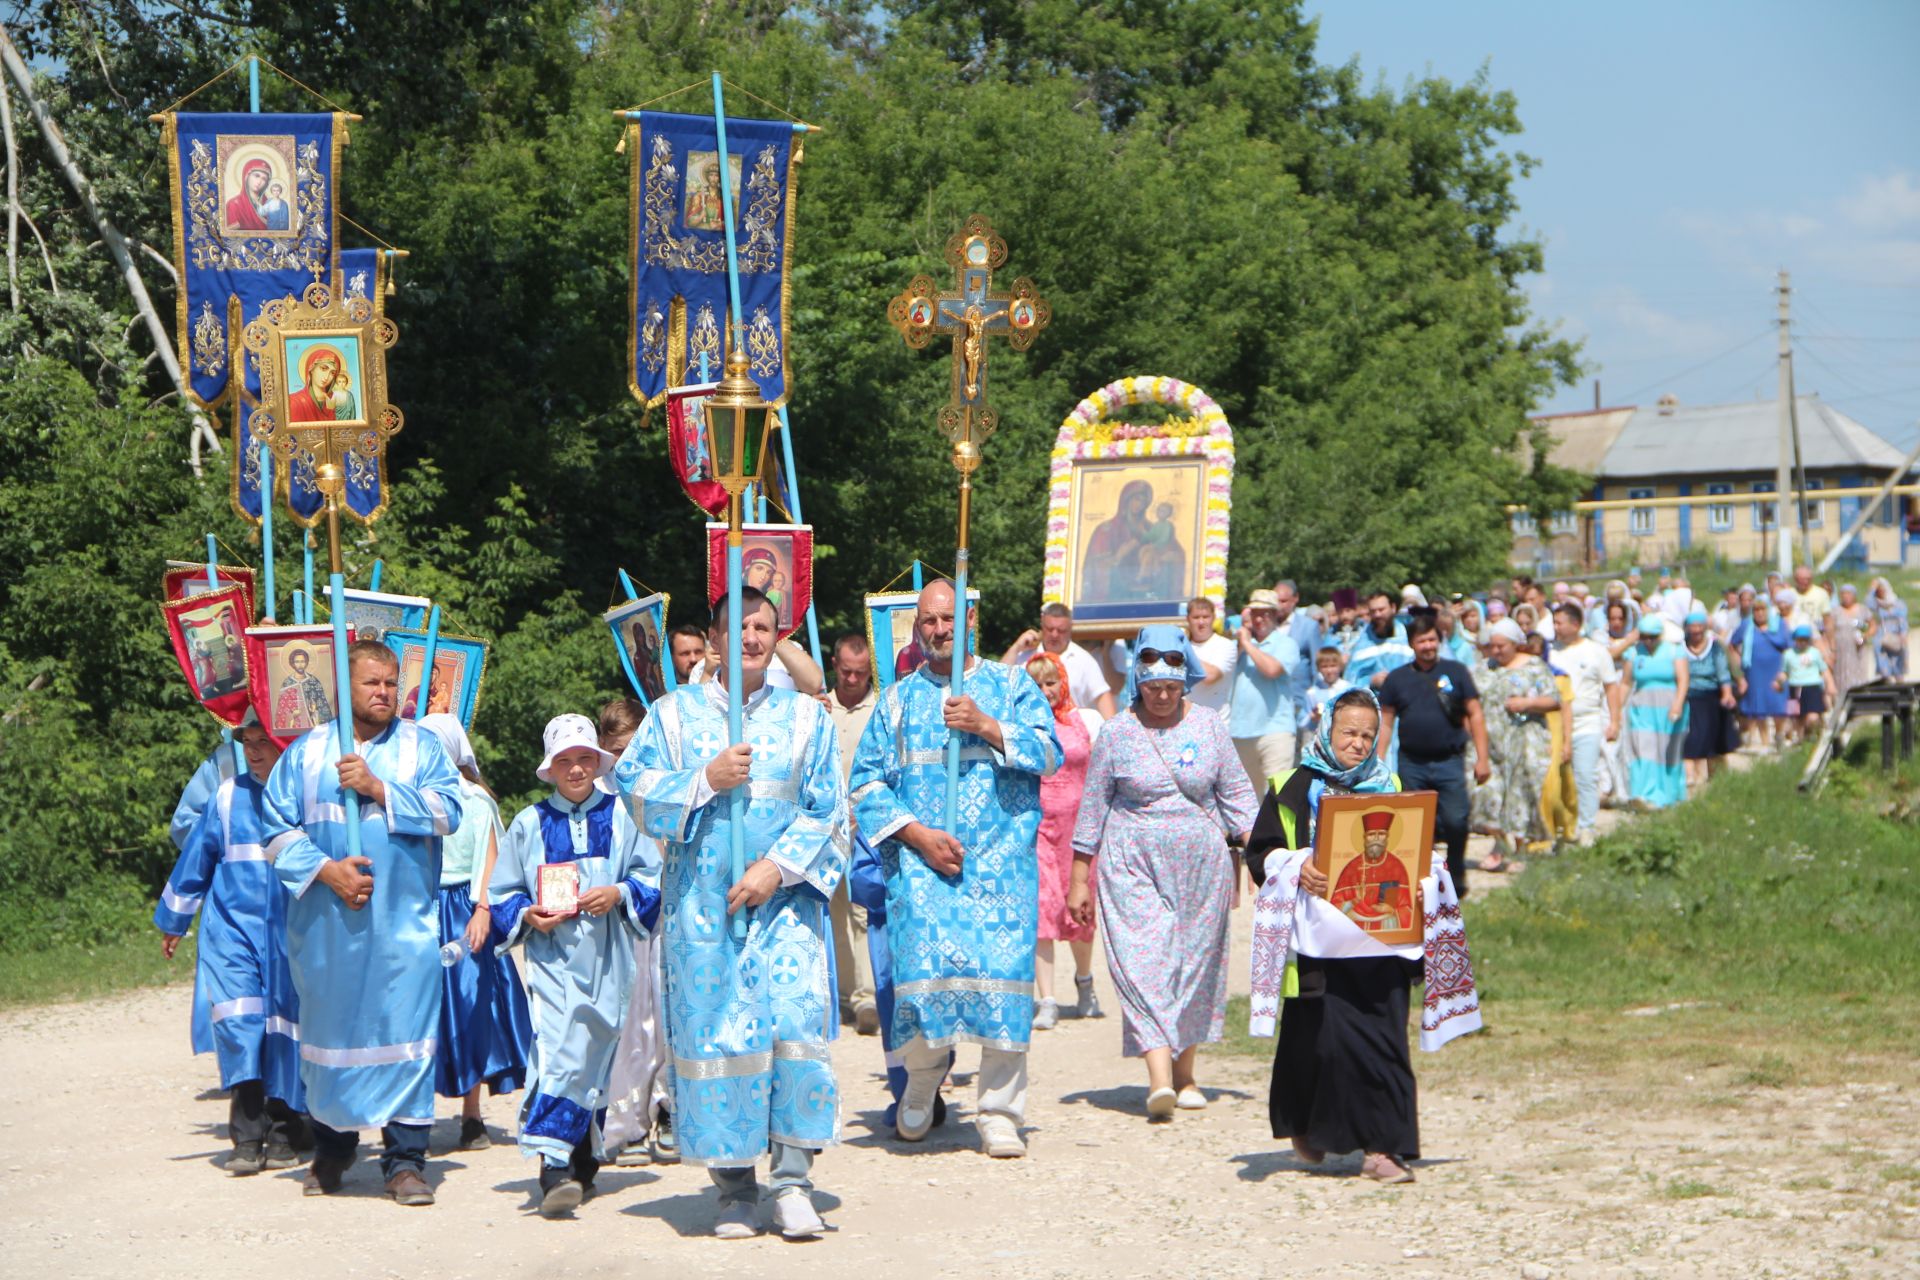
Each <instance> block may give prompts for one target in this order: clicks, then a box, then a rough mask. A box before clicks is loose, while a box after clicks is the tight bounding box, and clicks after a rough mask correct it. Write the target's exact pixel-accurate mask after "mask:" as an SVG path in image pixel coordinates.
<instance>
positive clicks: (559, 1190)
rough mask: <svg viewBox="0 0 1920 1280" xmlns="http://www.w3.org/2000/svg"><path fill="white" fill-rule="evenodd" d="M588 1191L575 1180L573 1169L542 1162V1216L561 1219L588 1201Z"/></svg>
mask: <svg viewBox="0 0 1920 1280" xmlns="http://www.w3.org/2000/svg"><path fill="white" fill-rule="evenodd" d="M586 1196H587V1189H586V1187H585V1186H583V1185H581V1184H580V1183H579V1182H577V1181H576V1180H575V1179H574V1176H573V1169H572V1168H571V1167H568V1168H555V1167H554V1166H552V1165H550V1164H548V1163H547V1162H546V1161H544V1160H542V1161H541V1162H540V1216H541V1217H543V1218H561V1217H565V1216H566V1215H567V1214H569V1213H572V1212H573V1210H574V1209H575V1208H576V1207H578V1205H579V1204H580V1202H581V1201H582V1200H584V1199H586Z"/></svg>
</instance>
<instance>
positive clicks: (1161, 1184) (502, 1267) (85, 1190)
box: [0, 910, 1920, 1280]
mask: <svg viewBox="0 0 1920 1280" xmlns="http://www.w3.org/2000/svg"><path fill="white" fill-rule="evenodd" d="M1247 932H1248V927H1247V921H1246V919H1245V912H1244V910H1243V911H1242V913H1241V919H1239V920H1237V921H1236V925H1235V936H1236V938H1239V939H1244V938H1245V937H1246V935H1247ZM1063 950H1064V949H1063ZM1234 974H1235V978H1236V986H1237V988H1238V989H1244V986H1245V965H1244V960H1243V959H1237V960H1236V962H1235V968H1234ZM1101 984H1102V988H1103V990H1104V987H1105V975H1104V973H1103V974H1102V975H1101ZM189 999H190V988H189V987H188V986H179V987H174V988H169V989H162V990H156V991H145V992H140V993H138V994H134V995H130V996H127V997H124V998H119V999H114V1000H111V1001H103V1002H100V1003H97V1004H91V1005H85V1006H77V1005H63V1006H57V1007H52V1008H45V1009H39V1010H31V1011H26V1012H19V1013H13V1014H8V1015H6V1016H4V1017H0V1079H4V1080H5V1081H6V1083H7V1086H8V1092H9V1094H10V1096H11V1098H12V1101H13V1105H12V1106H11V1107H9V1108H6V1109H5V1111H4V1113H0V1135H4V1138H5V1147H6V1155H5V1157H4V1159H0V1225H3V1226H4V1229H5V1237H6V1240H7V1248H6V1252H5V1259H6V1262H5V1266H4V1268H3V1269H0V1270H4V1274H6V1275H8V1276H19V1277H34V1278H36V1280H39V1278H43V1277H91V1276H113V1277H126V1276H193V1277H202V1278H211V1277H219V1276H225V1275H230V1274H232V1275H238V1274H246V1275H252V1276H272V1277H275V1280H299V1278H301V1277H308V1276H315V1277H321V1276H325V1277H335V1276H368V1277H386V1276H406V1277H418V1278H420V1280H453V1278H455V1277H466V1276H516V1277H528V1276H549V1275H550V1276H561V1275H566V1276H599V1275H609V1276H610V1275H633V1274H640V1273H642V1269H644V1268H649V1267H652V1266H656V1265H660V1264H665V1265H667V1266H669V1267H672V1268H674V1269H675V1270H674V1271H673V1272H671V1273H669V1274H676V1275H690V1276H691V1275H699V1276H705V1275H716V1276H733V1275H740V1276H746V1275H767V1274H775V1273H778V1274H783V1275H792V1276H837V1277H865V1276H877V1275H879V1274H880V1273H881V1268H889V1269H902V1268H912V1271H913V1273H914V1274H924V1275H954V1274H963V1273H968V1274H990V1275H993V1276H996V1277H1065V1276H1098V1275H1153V1276H1194V1275H1207V1276H1239V1275H1254V1274H1262V1275H1278V1274H1285V1275H1288V1276H1309V1277H1317V1276H1327V1277H1333V1276H1355V1275H1379V1276H1384V1277H1393V1278H1398V1280H1418V1278H1421V1277H1433V1278H1435V1280H1437V1278H1438V1277H1442V1276H1445V1277H1448V1278H1449V1280H1453V1278H1456V1277H1469V1276H1476V1277H1477V1276H1503V1277H1518V1276H1529V1277H1540V1276H1543V1275H1544V1276H1554V1277H1596V1278H1597V1277H1632V1276H1645V1277H1660V1278H1662V1280H1666V1278H1670V1277H1721V1276H1725V1277H1740V1278H1741V1280H1753V1278H1754V1277H1765V1276H1774V1277H1793V1278H1794V1280H1806V1278H1808V1277H1823V1276H1834V1277H1839V1276H1849V1277H1858V1276H1880V1275H1887V1276H1893V1275H1907V1276H1911V1275H1914V1274H1917V1273H1920V1234H1917V1230H1916V1229H1917V1228H1920V1199H1916V1195H1917V1193H1920V1168H1916V1163H1917V1161H1916V1154H1917V1153H1916V1150H1915V1147H1916V1142H1915V1137H1914V1135H1915V1134H1920V1106H1916V1096H1915V1093H1914V1092H1913V1090H1912V1089H1911V1088H1908V1089H1901V1088H1897V1087H1894V1086H1891V1085H1882V1084H1862V1085H1858V1086H1854V1087H1849V1088H1845V1089H1838V1090H1833V1089H1828V1090H1811V1089H1808V1090H1794V1089H1768V1088H1762V1087H1746V1088H1744V1089H1732V1090H1727V1089H1719V1088H1716V1089H1715V1091H1714V1092H1713V1093H1712V1094H1711V1096H1707V1097H1705V1098H1704V1099H1703V1100H1702V1101H1700V1102H1699V1104H1698V1105H1693V1106H1688V1107H1685V1108H1683V1109H1681V1110H1679V1111H1667V1110H1662V1109H1659V1108H1646V1107H1635V1106H1633V1105H1631V1102H1630V1101H1629V1102H1626V1103H1625V1104H1624V1105H1623V1098H1622V1095H1621V1093H1620V1092H1619V1090H1618V1089H1617V1088H1615V1089H1611V1090H1606V1089H1595V1088H1592V1087H1590V1086H1589V1083H1588V1082H1587V1081H1586V1080H1584V1079H1583V1077H1582V1075H1581V1073H1580V1072H1579V1071H1578V1070H1577V1069H1572V1068H1570V1069H1569V1070H1568V1071H1567V1072H1566V1073H1565V1074H1564V1075H1560V1076H1548V1075H1542V1074H1537V1073H1536V1074H1529V1075H1525V1076H1523V1077H1521V1078H1497V1077H1500V1076H1501V1075H1502V1074H1503V1072H1504V1070H1505V1069H1497V1068H1494V1067H1491V1066H1489V1068H1488V1070H1487V1071H1486V1072H1485V1073H1481V1072H1479V1071H1477V1070H1476V1062H1477V1061H1479V1060H1480V1059H1482V1058H1484V1059H1485V1061H1487V1062H1488V1063H1493V1062H1498V1061H1511V1060H1512V1057H1511V1055H1510V1054H1497V1056H1489V1055H1496V1051H1497V1050H1498V1048H1499V1046H1498V1045H1497V1043H1496V1042H1495V1039H1494V1038H1495V1037H1498V1036H1499V1035H1500V1034H1501V1032H1500V1028H1499V1021H1498V1009H1497V1006H1496V1007H1495V1008H1494V1009H1493V1010H1491V1011H1490V1022H1491V1024H1492V1027H1491V1030H1490V1031H1489V1032H1488V1033H1486V1034H1485V1037H1484V1038H1483V1037H1481V1036H1475V1037H1469V1038H1468V1039H1466V1040H1463V1041H1460V1042H1458V1043H1456V1044H1455V1045H1453V1046H1450V1047H1449V1048H1448V1049H1447V1050H1445V1052H1444V1054H1443V1055H1442V1056H1443V1058H1447V1061H1445V1062H1444V1064H1439V1065H1436V1067H1435V1068H1434V1071H1433V1075H1432V1077H1430V1078H1429V1080H1428V1082H1427V1083H1426V1085H1425V1086H1424V1093H1423V1097H1422V1100H1421V1125H1422V1130H1423V1145H1424V1148H1425V1154H1426V1160H1425V1161H1423V1162H1422V1164H1421V1165H1420V1166H1419V1179H1420V1180H1419V1183H1418V1184H1417V1185H1415V1186H1411V1187H1398V1188H1381V1187H1376V1186H1373V1185H1371V1184H1367V1183H1363V1182H1361V1181H1359V1180H1357V1179H1355V1178H1353V1177H1351V1176H1349V1175H1350V1174H1351V1172H1352V1171H1353V1169H1354V1168H1355V1167H1356V1163H1357V1159H1356V1158H1348V1159H1346V1160H1344V1161H1330V1162H1329V1166H1328V1168H1327V1170H1326V1171H1324V1172H1322V1171H1308V1170H1306V1169H1305V1168H1303V1167H1302V1166H1300V1165H1298V1164H1296V1163H1295V1161H1294V1160H1293V1159H1292V1157H1291V1156H1290V1155H1285V1154H1282V1153H1281V1152H1280V1150H1279V1149H1278V1146H1277V1144H1276V1143H1274V1142H1273V1140H1272V1139H1271V1138H1270V1137H1269V1136H1268V1134H1267V1127H1266V1109H1265V1098H1266V1072H1265V1064H1264V1063H1262V1062H1260V1061H1258V1060H1254V1059H1247V1058H1240V1057H1230V1056H1219V1055H1216V1056H1214V1057H1211V1058H1206V1059H1203V1062H1202V1068H1203V1072H1202V1080H1203V1083H1204V1084H1206V1085H1207V1086H1209V1092H1210V1093H1211V1095H1212V1098H1213V1103H1212V1105H1211V1106H1210V1107H1209V1108H1208V1110H1206V1111H1205V1112H1200V1113H1182V1114H1181V1115H1180V1116H1179V1117H1178V1119H1177V1120H1176V1121H1175V1122H1174V1123H1173V1124H1171V1125H1168V1126H1164V1127H1152V1128H1150V1127H1149V1126H1148V1125H1147V1124H1146V1122H1145V1120H1144V1119H1143V1116H1142V1110H1141V1109H1142V1104H1143V1102H1144V1097H1145V1089H1144V1087H1143V1085H1144V1073H1143V1072H1142V1071H1141V1069H1140V1068H1139V1067H1138V1065H1137V1064H1135V1063H1130V1062H1124V1061H1122V1060H1121V1058H1120V1057H1119V1036H1120V1028H1119V1021H1118V1018H1117V1016H1116V1017H1112V1018H1108V1019H1106V1020H1104V1021H1100V1022H1092V1023H1073V1022H1063V1023H1062V1024H1061V1027H1060V1029H1059V1030H1056V1031H1052V1032H1045V1033H1041V1034H1039V1035H1038V1037H1037V1046H1036V1048H1035V1050H1034V1054H1033V1065H1032V1080H1033V1086H1032V1103H1031V1109H1030V1115H1029V1125H1030V1129H1029V1133H1028V1137H1029V1140H1030V1143H1031V1155H1030V1156H1029V1157H1028V1158H1027V1159H1026V1160H1023V1161H1017V1162H989V1161H988V1160H987V1159H986V1158H985V1157H984V1156H981V1155H980V1154H978V1152H977V1151H976V1150H975V1148H974V1145H973V1140H972V1126H971V1125H970V1124H965V1123H954V1122H952V1121H950V1122H949V1124H948V1126H947V1128H946V1129H944V1130H937V1131H936V1132H935V1135H934V1137H933V1139H932V1140H930V1141H929V1142H928V1143H927V1144H925V1145H924V1146H923V1147H919V1148H914V1147H908V1146H905V1145H903V1144H900V1143H898V1142H896V1141H894V1140H893V1139H892V1137H891V1136H890V1135H883V1134H881V1133H879V1132H877V1131H876V1127H877V1126H878V1124H879V1118H880V1114H881V1111H882V1108H883V1107H884V1105H885V1093H884V1090H883V1087H882V1084H881V1080H880V1078H879V1076H878V1074H877V1072H878V1067H879V1056H880V1051H879V1046H878V1041H877V1040H874V1039H862V1038H859V1037H855V1036H853V1035H851V1034H848V1035H846V1036H844V1037H843V1038H842V1039H841V1040H840V1041H839V1043H838V1045H837V1047H836V1050H835V1060H836V1062H837V1064H838V1066H839V1069H840V1072H841V1076H840V1079H841V1085H842V1090H843V1095H844V1101H843V1108H844V1116H845V1130H846V1132H845V1138H846V1141H845V1143H844V1144H843V1145H842V1146H840V1147H838V1148H836V1149H834V1150H831V1151H829V1152H827V1153H826V1154H824V1155H823V1156H822V1157H821V1159H820V1161H819V1163H818V1165H817V1169H816V1173H817V1178H818V1183H819V1188H820V1194H819V1202H820V1204H821V1206H822V1209H823V1211H824V1212H825V1215H826V1217H827V1220H828V1221H829V1223H830V1224H831V1225H832V1226H833V1227H834V1228H835V1231H834V1233H833V1234H831V1235H829V1236H827V1237H825V1238H823V1239H821V1240H819V1241H817V1242H813V1243H805V1244H789V1243H786V1242H783V1241H779V1240H777V1239H773V1238H766V1237H763V1238H761V1239H758V1240H754V1241H747V1242H739V1243H727V1242H721V1241H716V1240H713V1239H711V1238H706V1237H704V1234H703V1233H704V1232H705V1231H706V1230H707V1229H708V1227H709V1225H710V1224H711V1221H712V1216H713V1213H714V1211H715V1203H714V1199H713V1193H712V1191H711V1190H710V1188H709V1186H708V1184H707V1179H706V1175H705V1174H704V1173H702V1172H700V1171H698V1170H693V1169H687V1168H682V1167H678V1166H674V1167H667V1168H654V1169H639V1170H614V1169H609V1170H607V1171H605V1172H603V1173H602V1175H601V1184H602V1187H603V1188H604V1189H603V1190H602V1192H601V1193H600V1194H599V1195H598V1196H597V1197H596V1198H594V1199H592V1200H589V1201H588V1202H587V1203H586V1204H585V1205H584V1206H583V1207H582V1208H581V1210H580V1211H579V1213H578V1216H577V1218H576V1219H575V1220H573V1221H561V1222H547V1221H542V1220H541V1219H539V1218H538V1217H537V1216H535V1215H533V1213H532V1212H531V1208H530V1205H531V1202H532V1191H533V1186H534V1183H533V1166H532V1165H531V1164H530V1163H529V1162H526V1161H523V1160H522V1159H521V1158H520V1156H519V1154H518V1153H517V1151H516V1150H515V1149H514V1148H513V1147H511V1146H508V1145H505V1144H504V1143H502V1144H501V1145H498V1146H496V1147H495V1148H494V1149H493V1150H490V1151H485V1152H479V1153H473V1154H460V1153H449V1152H448V1148H449V1147H450V1146H451V1144H452V1141H453V1138H454V1130H455V1127H456V1126H455V1125H454V1124H453V1123H452V1122H450V1121H447V1120H444V1119H443V1120H442V1121H441V1122H440V1123H439V1124H438V1125H436V1127H435V1131H434V1146H433V1150H434V1152H435V1155H434V1158H433V1159H432V1160H431V1162H430V1164H429V1168H428V1175H429V1177H430V1179H431V1180H432V1181H433V1182H434V1183H435V1184H436V1185H437V1186H438V1188H439V1192H440V1203H439V1204H438V1205H437V1206H435V1207H433V1208H430V1209H401V1208H399V1207H397V1206H395V1205H393V1204H390V1203H388V1202H387V1201H386V1200H384V1199H383V1198H381V1195H380V1180H379V1178H378V1169H377V1166H376V1165H375V1164H374V1163H373V1162H372V1161H371V1160H368V1159H365V1158H363V1160H362V1162H361V1163H360V1164H359V1165H357V1166H356V1167H355V1168H354V1170H353V1171H352V1172H351V1173H350V1174H349V1175H348V1180H347V1185H346V1187H345V1188H344V1189H343V1191H342V1192H341V1193H340V1194H339V1195H337V1196H334V1197H331V1198H328V1199H311V1200H310V1199H305V1198H303V1197H302V1196H301V1194H300V1183H299V1179H300V1174H299V1171H297V1170H296V1171H293V1172H290V1173H277V1174H262V1175H259V1176H257V1177H252V1178H231V1177H228V1176H226V1175H225V1174H224V1173H223V1172H222V1171H221V1168H220V1160H221V1159H222V1157H223V1155H224V1152H225V1149H226V1140H225V1136H224V1131H225V1118H226V1102H225V1099H224V1097H222V1096H220V1095H218V1094H215V1093H213V1092H212V1091H211V1089H210V1087H209V1086H210V1085H211V1084H212V1082H213V1081H214V1078H215V1075H214V1067H213V1064H212V1060H211V1059H210V1058H201V1059H198V1060H196V1059H194V1058H193V1057H191V1056H190V1055H189V1053H188V1048H187V1008H188V1003H189ZM1476 1042H1478V1043H1476ZM1448 1055H1457V1056H1453V1057H1448ZM1416 1065H1419V1066H1423V1067H1424V1066H1427V1065H1428V1064H1426V1063H1419V1064H1416ZM961 1066H962V1069H963V1070H964V1071H967V1072H971V1070H972V1067H973V1057H972V1054H971V1053H964V1054H963V1055H962V1059H961ZM1434 1079H1439V1080H1441V1081H1442V1082H1443V1085H1444V1087H1437V1086H1436V1085H1435V1084H1434V1083H1433V1081H1434ZM955 1096H956V1097H958V1098H961V1099H966V1098H969V1097H970V1096H971V1091H970V1089H968V1088H965V1087H963V1088H961V1089H959V1090H957V1091H956V1094H955ZM957 1110H958V1111H959V1112H960V1114H961V1115H962V1116H963V1117H964V1115H965V1114H966V1112H967V1108H966V1107H965V1106H961V1107H959V1108H957ZM450 1114H452V1111H451V1109H450V1108H449V1107H448V1106H447V1104H445V1103H443V1104H442V1115H443V1116H446V1115H450ZM489 1119H490V1120H491V1121H493V1122H494V1123H495V1125H496V1127H497V1128H504V1127H505V1126H506V1125H508V1124H509V1123H510V1122H511V1119H512V1116H511V1109H510V1107H509V1105H507V1104H506V1103H505V1102H501V1101H496V1102H493V1103H492V1104H491V1107H490V1111H489Z"/></svg>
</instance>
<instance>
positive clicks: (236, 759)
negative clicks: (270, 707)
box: [207, 534, 253, 777]
mask: <svg viewBox="0 0 1920 1280" xmlns="http://www.w3.org/2000/svg"><path fill="white" fill-rule="evenodd" d="M219 559H220V557H219V554H218V551H217V549H216V545H215V543H214V539H213V535H212V534H208V535H207V590H209V591H218V590H219V589H220V565H219ZM247 621H248V622H249V623H251V622H252V621H253V619H252V618H248V619H247ZM220 741H221V743H222V744H223V745H225V746H227V747H230V748H232V750H233V768H234V776H235V777H238V776H240V775H241V774H243V773H245V772H246V771H247V753H246V752H245V751H243V750H241V748H240V740H239V739H238V738H236V737H234V736H233V730H231V729H222V730H221V731H220Z"/></svg>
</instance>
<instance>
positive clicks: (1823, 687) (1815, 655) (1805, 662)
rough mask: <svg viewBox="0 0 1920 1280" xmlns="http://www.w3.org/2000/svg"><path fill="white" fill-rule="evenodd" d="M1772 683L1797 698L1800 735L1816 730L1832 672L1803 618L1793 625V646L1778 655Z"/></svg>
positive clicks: (1830, 691)
mask: <svg viewBox="0 0 1920 1280" xmlns="http://www.w3.org/2000/svg"><path fill="white" fill-rule="evenodd" d="M1773 687H1774V688H1775V689H1785V690H1786V691H1787V696H1788V697H1789V698H1792V699H1795V700H1797V701H1798V702H1799V704H1800V711H1799V723H1800V733H1801V736H1802V737H1811V736H1812V735H1813V734H1814V733H1815V732H1817V731H1818V730H1819V728H1820V717H1821V716H1823V715H1825V714H1826V710H1827V703H1828V702H1829V701H1831V700H1832V698H1833V696H1834V690H1833V673H1832V672H1831V671H1830V670H1828V668H1827V660H1826V659H1825V658H1823V657H1821V656H1820V650H1819V649H1817V648H1815V647H1814V643H1813V628H1812V627H1810V626H1808V625H1807V624H1806V623H1804V622H1803V623H1801V624H1800V625H1799V626H1797V627H1795V628H1794V629H1793V648H1791V649H1789V650H1787V651H1786V652H1785V653H1783V654H1781V655H1780V674H1779V675H1777V676H1775V677H1774V678H1773Z"/></svg>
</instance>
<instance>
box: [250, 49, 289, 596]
mask: <svg viewBox="0 0 1920 1280" xmlns="http://www.w3.org/2000/svg"><path fill="white" fill-rule="evenodd" d="M247 110H249V111H251V112H252V113H253V114H255V115H259V114H260V59H259V58H254V57H250V58H248V59H247ZM254 447H255V448H256V449H258V450H259V451H260V568H261V579H262V581H261V584H260V585H261V588H262V589H263V590H264V591H265V592H266V602H265V605H264V607H263V608H262V609H261V614H260V616H261V617H263V618H277V617H278V616H279V613H280V593H279V592H278V591H277V590H276V589H275V587H274V582H273V453H272V452H271V451H270V450H269V449H268V448H267V446H266V444H265V442H263V441H256V442H255V443H254ZM294 621H296V622H298V621H299V615H297V614H296V615H295V616H294Z"/></svg>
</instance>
